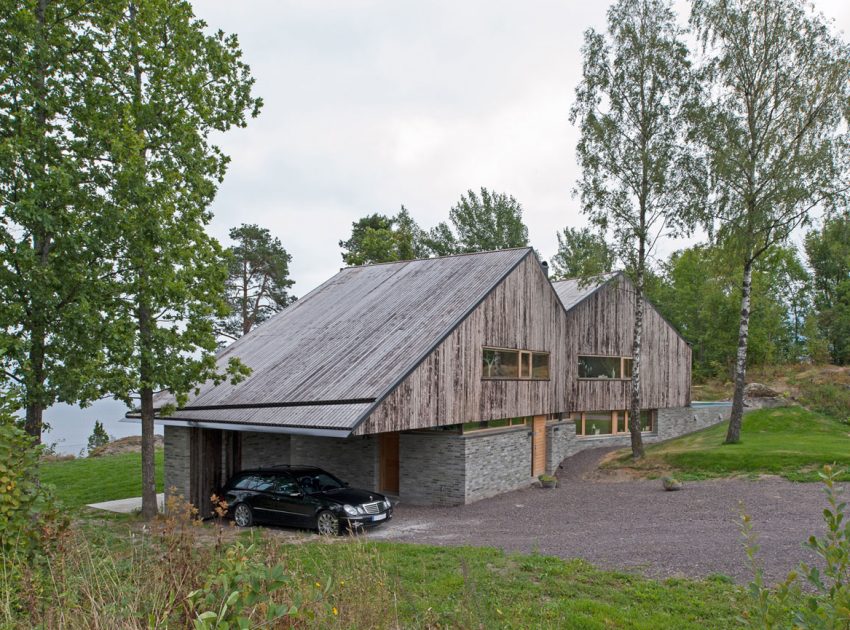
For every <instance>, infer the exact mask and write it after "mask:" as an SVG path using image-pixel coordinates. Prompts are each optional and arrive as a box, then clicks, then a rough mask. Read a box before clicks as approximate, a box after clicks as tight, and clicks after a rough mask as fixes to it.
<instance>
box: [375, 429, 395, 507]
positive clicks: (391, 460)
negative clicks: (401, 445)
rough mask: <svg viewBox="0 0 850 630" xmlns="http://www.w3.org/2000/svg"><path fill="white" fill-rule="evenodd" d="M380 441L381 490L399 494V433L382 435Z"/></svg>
mask: <svg viewBox="0 0 850 630" xmlns="http://www.w3.org/2000/svg"><path fill="white" fill-rule="evenodd" d="M378 439H379V441H378V461H379V462H380V465H379V470H378V473H379V478H380V479H379V483H380V490H381V492H386V493H388V494H398V433H381V434H379V436H378Z"/></svg>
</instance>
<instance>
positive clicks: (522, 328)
mask: <svg viewBox="0 0 850 630" xmlns="http://www.w3.org/2000/svg"><path fill="white" fill-rule="evenodd" d="M566 321H567V318H566V312H565V311H564V309H563V307H562V306H561V303H560V302H559V300H558V297H557V295H556V294H555V292H554V291H553V290H552V287H551V285H550V283H549V281H548V279H547V278H546V276H545V274H544V273H543V270H542V268H541V267H540V263H539V262H538V261H537V259H536V258H535V257H534V256H528V257H527V258H526V259H525V260H524V261H522V262H521V263H520V264H519V266H518V267H517V268H516V269H514V271H513V272H511V274H509V275H508V277H506V278H505V279H504V280H503V281H502V282H501V284H499V285H498V286H497V287H496V288H495V289H494V290H493V291H492V292H491V293H490V295H488V296H487V297H486V298H485V299H484V301H483V302H482V303H481V304H480V305H479V306H478V308H476V309H475V310H474V311H473V312H472V313H470V315H469V316H468V317H467V318H466V319H465V320H464V321H463V322H462V323H461V324H460V325H459V326H458V327H457V328H456V329H455V330H454V331H453V332H452V333H451V334H450V335H449V336H448V337H447V338H446V339H445V340H443V342H442V343H440V344H439V346H438V347H437V348H436V349H435V350H434V352H433V353H431V355H430V356H428V358H426V359H425V360H424V361H423V362H422V363H421V364H420V365H419V366H418V367H417V368H416V369H414V370H413V372H412V373H411V374H410V375H409V376H408V377H407V378H406V379H405V380H404V381H403V382H402V383H401V384H400V385H399V386H398V387H397V388H396V389H395V390H394V391H393V392H391V393H390V395H389V396H387V398H385V399H384V400H383V402H382V403H381V404H380V405H378V407H377V408H376V409H375V411H373V412H372V414H371V415H370V416H369V418H368V419H367V420H366V421H365V422H364V423H363V424H361V425H360V426H359V427H358V429H357V430H356V431H355V433H357V434H365V433H378V432H382V431H399V430H405V429H416V428H425V427H433V426H439V425H445V424H457V423H462V422H469V421H473V420H492V419H497V418H507V417H513V416H520V415H541V414H548V413H557V412H558V411H562V410H564V409H565V402H566V399H567V382H566V380H565V379H564V378H563V374H564V373H565V372H566V371H567V363H568V361H567V360H566V359H567V357H566V354H565V349H566ZM484 346H495V347H501V348H517V349H522V350H533V351H546V352H549V353H550V357H549V370H550V376H551V380H548V381H530V380H482V378H481V375H482V365H481V363H482V348H483V347H484Z"/></svg>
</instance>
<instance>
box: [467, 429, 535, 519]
mask: <svg viewBox="0 0 850 630" xmlns="http://www.w3.org/2000/svg"><path fill="white" fill-rule="evenodd" d="M463 438H464V442H465V444H466V496H465V501H464V502H465V503H471V502H473V501H478V500H479V499H486V498H487V497H492V496H495V495H497V494H502V493H503V492H508V491H510V490H516V489H517V488H522V487H524V486H528V485H529V484H531V483H532V482H533V481H534V478H533V477H532V476H531V427H523V428H521V429H508V430H505V431H498V432H495V431H494V432H490V431H486V432H485V431H482V432H481V433H471V434H467V435H464V436H463Z"/></svg>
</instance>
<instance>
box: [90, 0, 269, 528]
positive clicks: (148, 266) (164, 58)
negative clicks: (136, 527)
mask: <svg viewBox="0 0 850 630" xmlns="http://www.w3.org/2000/svg"><path fill="white" fill-rule="evenodd" d="M111 10H112V11H113V12H114V13H113V15H114V20H115V21H114V26H113V27H112V29H111V30H110V36H111V39H110V41H109V42H108V45H107V46H105V47H104V48H103V49H102V55H103V58H104V61H105V63H104V65H103V67H104V68H105V70H106V72H107V74H105V75H104V76H103V77H101V79H102V81H101V82H100V83H99V85H100V90H101V91H100V93H99V94H98V100H99V102H101V103H102V104H103V105H102V106H103V113H104V125H105V127H106V129H105V130H104V133H103V134H102V136H101V141H102V142H104V143H105V145H106V153H107V158H106V159H107V162H108V164H109V165H110V168H109V171H108V176H109V180H108V181H109V188H108V196H109V200H110V202H111V203H112V204H114V206H115V207H116V208H118V209H119V210H120V216H121V217H122V218H121V222H120V233H121V236H120V238H119V241H118V243H119V247H118V255H117V258H116V268H117V273H118V281H117V283H116V293H117V294H119V296H120V301H119V307H118V311H119V315H120V317H119V323H118V324H116V326H115V328H114V330H113V333H114V336H115V337H116V338H117V339H118V342H117V343H116V344H115V348H116V350H115V352H114V354H113V355H112V357H111V358H112V360H113V361H115V362H116V363H118V364H120V365H122V366H124V367H125V372H124V374H125V379H124V381H123V383H122V384H121V387H120V388H117V389H116V390H115V391H114V393H115V394H116V396H118V397H120V398H123V399H125V400H129V399H130V396H131V395H133V394H137V395H138V396H139V400H140V406H141V420H142V514H143V516H145V517H150V516H152V515H153V514H155V513H156V511H157V507H156V489H155V485H154V451H153V444H154V442H153V437H154V413H155V409H154V393H155V392H156V391H158V390H163V389H167V390H170V391H171V392H172V393H173V394H174V395H175V396H176V399H177V403H178V405H179V404H182V403H183V402H184V401H185V400H186V397H187V393H188V392H189V391H191V389H192V388H193V387H194V386H195V385H196V384H198V383H200V382H203V381H205V380H208V379H212V380H214V381H220V380H221V379H223V378H225V377H226V376H229V377H230V378H232V379H233V380H238V379H239V378H240V377H241V376H242V375H243V374H244V368H243V366H241V364H238V363H234V362H231V363H230V364H229V365H228V366H227V370H226V371H223V370H222V369H221V368H220V366H217V365H216V361H215V355H214V352H215V350H216V347H217V344H216V335H215V322H216V319H217V318H220V317H222V316H223V315H225V314H226V312H227V303H226V300H225V291H224V289H225V279H226V276H227V264H226V260H225V258H224V256H223V250H222V248H221V246H220V244H219V243H218V242H217V241H216V240H215V239H213V238H212V237H210V236H209V235H208V234H207V232H206V230H205V226H206V225H207V224H208V222H209V221H210V219H211V216H212V215H211V213H210V211H209V206H210V204H211V202H212V200H213V197H214V195H215V193H216V189H217V186H218V183H219V182H220V181H221V180H222V178H223V177H224V174H225V170H226V166H227V162H228V158H227V157H226V156H225V155H224V154H223V153H222V152H221V150H220V149H219V148H218V147H217V146H216V145H215V144H213V143H212V142H211V140H210V136H211V134H213V132H218V133H221V132H225V131H227V130H228V129H230V128H231V127H234V126H236V127H241V126H244V125H245V124H246V121H247V117H248V116H254V115H256V114H257V112H258V111H259V108H260V105H261V102H260V100H259V99H257V98H255V97H254V96H252V94H251V88H252V86H253V83H254V80H253V78H252V77H251V74H250V69H249V68H248V66H247V65H246V64H245V63H244V62H243V61H242V59H241V51H240V48H239V44H238V41H237V39H236V37H235V36H233V35H225V34H224V33H223V32H222V31H217V32H213V33H212V34H208V33H207V30H206V24H205V23H204V22H203V21H201V20H199V19H197V18H196V17H195V16H194V15H193V13H192V8H191V5H190V4H189V3H188V2H186V1H185V0H122V1H119V2H113V3H112V5H111ZM121 348H123V354H119V353H120V349H121ZM225 372H226V373H225Z"/></svg>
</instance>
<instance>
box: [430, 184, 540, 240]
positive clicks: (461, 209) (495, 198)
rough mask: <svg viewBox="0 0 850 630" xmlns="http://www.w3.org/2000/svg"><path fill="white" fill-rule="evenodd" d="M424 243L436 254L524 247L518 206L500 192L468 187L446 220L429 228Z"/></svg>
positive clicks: (526, 234)
mask: <svg viewBox="0 0 850 630" xmlns="http://www.w3.org/2000/svg"><path fill="white" fill-rule="evenodd" d="M427 244H428V246H429V248H430V249H431V250H432V251H433V252H434V253H435V254H436V255H437V256H449V255H452V254H465V253H470V252H483V251H491V250H497V249H508V248H511V247H526V246H528V228H527V227H526V226H525V223H523V220H522V206H521V205H520V203H519V202H518V201H517V200H516V199H514V198H513V197H512V196H510V195H506V194H504V193H496V192H491V191H489V190H487V189H486V188H481V195H480V196H479V195H478V194H476V193H475V191H473V190H469V191H467V193H466V194H465V195H461V197H460V201H459V202H458V203H457V204H456V205H455V206H453V207H452V209H451V210H450V211H449V222H448V223H446V222H445V221H444V222H441V223H439V224H437V226H436V227H434V228H433V229H432V230H431V231H430V233H429V235H428V238H427Z"/></svg>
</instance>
